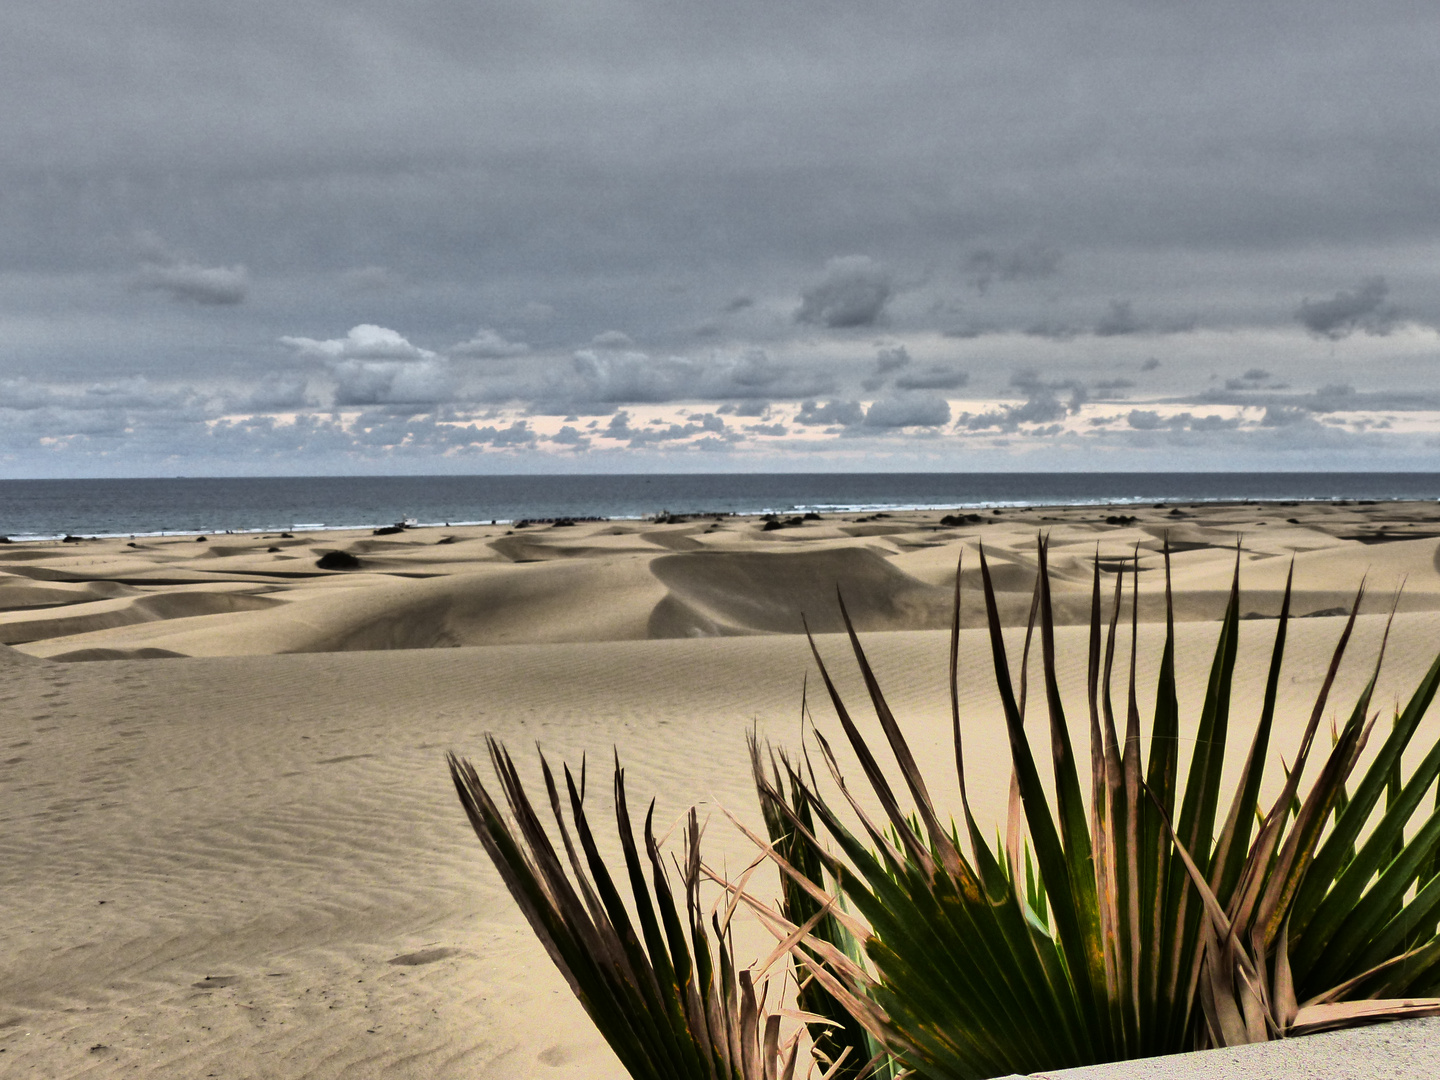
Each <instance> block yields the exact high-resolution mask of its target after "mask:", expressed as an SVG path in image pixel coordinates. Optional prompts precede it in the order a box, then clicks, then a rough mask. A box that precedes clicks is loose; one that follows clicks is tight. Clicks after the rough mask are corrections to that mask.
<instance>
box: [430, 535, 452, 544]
mask: <svg viewBox="0 0 1440 1080" xmlns="http://www.w3.org/2000/svg"><path fill="white" fill-rule="evenodd" d="M454 542H455V537H453V536H442V537H441V538H440V539H439V540H436V541H435V543H436V544H453V543H454Z"/></svg>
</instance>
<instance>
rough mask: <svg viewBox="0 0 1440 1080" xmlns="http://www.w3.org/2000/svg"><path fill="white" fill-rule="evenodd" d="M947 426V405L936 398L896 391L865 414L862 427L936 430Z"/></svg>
mask: <svg viewBox="0 0 1440 1080" xmlns="http://www.w3.org/2000/svg"><path fill="white" fill-rule="evenodd" d="M949 422H950V403H949V402H948V401H946V400H945V399H944V398H943V397H940V396H938V395H936V394H928V393H924V392H922V391H904V390H902V391H898V392H896V393H894V394H891V395H889V396H888V397H883V398H879V399H878V400H876V401H875V402H873V403H872V404H871V406H870V408H868V409H867V410H865V420H864V425H865V427H878V428H902V427H939V426H940V425H941V424H948V423H949Z"/></svg>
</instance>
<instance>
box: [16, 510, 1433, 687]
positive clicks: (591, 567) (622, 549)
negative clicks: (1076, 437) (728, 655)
mask: <svg viewBox="0 0 1440 1080" xmlns="http://www.w3.org/2000/svg"><path fill="white" fill-rule="evenodd" d="M1177 513H1178V516H1176V515H1177ZM1280 513H1285V514H1287V515H1288V516H1289V517H1293V518H1295V523H1291V522H1290V521H1275V520H1272V519H1274V518H1276V517H1278V514H1280ZM942 516H943V515H941V514H938V513H915V514H894V515H887V516H886V517H885V518H884V519H883V520H879V521H877V520H874V518H873V517H865V518H834V519H827V520H822V521H806V522H803V523H801V524H798V525H792V526H787V527H785V528H780V529H773V528H772V529H769V530H767V529H766V528H764V524H765V523H764V522H761V521H756V520H747V519H737V518H720V519H711V518H704V519H698V520H696V521H693V522H689V523H681V524H646V523H638V522H635V523H632V522H623V523H611V522H589V523H583V524H580V525H577V526H569V527H558V526H549V527H532V528H529V529H523V530H522V529H512V528H505V527H502V526H490V527H471V528H466V529H444V530H440V529H433V530H410V531H407V532H405V533H402V534H398V535H391V536H386V537H375V536H370V535H368V534H360V533H355V534H345V533H337V534H311V535H308V536H307V535H303V534H302V535H300V536H295V537H277V536H273V535H272V536H261V537H240V538H237V537H226V538H224V539H223V541H222V540H220V539H215V540H211V541H210V542H208V543H206V544H197V543H195V542H193V541H192V540H188V539H174V538H167V539H163V540H160V539H152V540H147V541H131V542H123V541H120V540H107V541H96V542H86V543H83V544H78V545H76V544H65V545H59V544H52V545H34V546H33V547H29V548H27V549H26V550H18V551H14V552H10V551H7V552H5V553H3V555H0V641H3V642H7V643H11V644H15V645H18V646H20V647H21V648H23V649H25V650H26V651H29V652H31V653H33V654H35V655H41V656H52V657H65V658H70V659H80V658H86V659H95V658H100V657H116V656H135V655H139V654H138V653H136V652H135V650H142V649H144V650H157V649H158V650H164V652H165V653H178V654H182V655H195V656H217V655H252V654H262V653H280V652H316V651H321V652H324V651H339V650H353V649H360V650H375V649H416V648H439V647H453V646H456V645H496V644H519V643H525V642H530V643H535V644H540V643H547V642H549V643H553V642H565V641H571V642H576V641H601V640H636V639H642V638H666V637H687V636H733V635H737V634H757V633H759V634H777V633H778V634H793V633H798V632H799V631H800V619H799V615H800V614H801V613H804V615H805V616H806V618H808V619H809V620H810V623H811V625H812V626H813V627H815V628H816V629H817V630H819V631H822V632H825V631H829V630H833V629H836V628H837V627H838V626H839V622H838V611H837V608H836V606H835V603H834V600H833V597H834V593H835V590H836V588H837V586H838V587H841V588H843V589H844V590H845V591H846V595H847V597H848V602H849V603H850V606H851V611H852V614H853V616H854V618H855V620H856V624H857V626H860V627H861V628H862V629H866V630H901V629H912V630H915V629H933V628H936V627H940V626H943V625H945V624H946V622H947V620H948V618H949V595H950V590H951V588H952V586H953V581H954V573H955V566H956V562H957V560H958V559H960V558H961V557H962V555H963V559H964V565H965V570H964V582H965V585H966V587H967V588H970V589H975V588H978V584H979V550H980V547H981V546H982V544H983V546H984V548H985V550H986V552H987V554H988V558H989V561H990V565H991V570H992V577H993V581H994V583H995V587H996V590H997V593H998V602H999V605H1000V609H1001V612H1002V615H1003V616H1004V617H1005V618H1006V619H1007V621H1015V620H1022V619H1024V617H1025V615H1026V612H1027V611H1028V609H1029V602H1030V592H1031V589H1032V586H1033V582H1034V574H1035V536H1036V534H1037V532H1038V531H1040V530H1044V531H1045V532H1047V533H1048V535H1049V536H1050V541H1051V567H1052V573H1053V580H1054V586H1055V591H1056V613H1057V618H1058V620H1059V621H1060V622H1061V623H1065V624H1076V623H1083V622H1084V621H1086V620H1087V619H1088V617H1089V604H1090V598H1089V594H1090V581H1091V574H1092V567H1093V559H1094V558H1095V556H1096V555H1097V554H1099V556H1100V557H1101V565H1102V568H1103V569H1104V570H1106V572H1107V573H1113V572H1115V571H1116V570H1119V569H1120V568H1122V567H1128V566H1131V565H1133V564H1132V562H1131V559H1132V557H1133V555H1134V554H1135V553H1136V552H1137V551H1138V553H1139V555H1140V574H1141V576H1142V577H1143V578H1144V579H1145V581H1146V582H1157V581H1158V579H1159V577H1160V575H1161V574H1162V560H1161V558H1160V555H1159V552H1160V550H1161V549H1162V546H1163V544H1164V543H1165V541H1166V538H1168V541H1169V543H1170V546H1171V550H1172V567H1173V576H1174V586H1175V596H1176V608H1175V611H1176V617H1177V618H1179V619H1181V620H1182V621H1190V620H1199V621H1206V620H1212V619H1215V618H1218V617H1219V614H1220V612H1221V611H1222V610H1223V608H1224V605H1225V602H1226V599H1227V597H1228V595H1229V584H1230V577H1231V573H1232V571H1233V569H1234V566H1235V560H1236V550H1237V544H1238V546H1239V557H1240V563H1241V570H1242V580H1243V584H1244V589H1245V593H1246V597H1247V600H1246V609H1245V613H1246V614H1247V615H1249V616H1252V617H1267V616H1273V615H1275V614H1276V613H1277V612H1278V610H1279V606H1280V598H1281V594H1282V591H1283V588H1284V583H1285V575H1286V573H1287V571H1288V569H1289V567H1290V562H1291V558H1292V557H1293V558H1294V560H1295V573H1296V579H1295V595H1294V600H1293V604H1292V610H1293V611H1294V613H1295V614H1297V615H1317V614H1324V613H1327V612H1333V611H1335V610H1337V609H1339V608H1343V607H1347V606H1348V605H1349V603H1350V602H1351V601H1352V600H1353V598H1354V594H1355V590H1356V589H1357V588H1358V586H1359V584H1360V582H1361V580H1362V579H1365V580H1367V581H1368V584H1369V587H1370V590H1371V594H1370V600H1369V604H1370V607H1369V608H1367V610H1380V609H1381V608H1383V607H1386V606H1387V605H1388V603H1389V598H1390V597H1391V595H1392V594H1393V592H1394V590H1395V589H1396V588H1397V586H1398V585H1399V584H1400V582H1402V581H1403V582H1404V593H1403V595H1402V596H1401V597H1400V601H1399V609H1400V610H1402V611H1429V610H1436V609H1440V570H1437V566H1436V548H1437V539H1436V535H1435V533H1434V531H1433V530H1434V528H1435V527H1436V525H1437V523H1440V522H1437V519H1436V517H1435V516H1434V515H1433V514H1432V513H1431V511H1430V510H1429V508H1428V507H1410V506H1394V505H1382V506H1375V507H1363V508H1362V507H1354V506H1326V505H1310V506H1305V507H1298V506H1297V507H1287V508H1276V507H1271V508H1259V507H1254V506H1247V505H1238V506H1198V507H1192V508H1186V509H1180V508H1168V509H1167V508H1146V509H1131V510H1130V511H1128V512H1127V513H1125V514H1123V515H1117V514H1115V513H1114V512H1113V511H1106V510H1104V509H1096V508H1089V507H1087V508H1072V509H1052V510H1035V511H1028V512H1024V513H1021V512H1016V511H1007V512H1005V513H1004V514H1002V515H999V516H998V517H997V516H995V515H991V516H990V517H988V518H986V517H984V516H981V520H980V521H978V522H976V521H973V520H971V521H968V522H967V523H965V524H962V525H959V526H955V525H950V526H947V525H943V524H941V521H940V519H941V517H942ZM1107 518H1108V519H1111V521H1113V522H1115V523H1108V522H1107V520H1106V519H1107ZM1382 541H1383V542H1382ZM132 545H133V546H132ZM331 551H344V552H346V553H348V554H350V555H352V556H354V557H355V558H356V559H358V560H359V566H358V568H356V569H350V570H327V569H323V568H321V567H319V566H317V565H316V564H317V561H318V560H319V558H320V557H321V556H322V555H324V554H326V553H327V552H331ZM20 556H23V558H21V557H20ZM1367 575H1368V576H1367ZM167 596H183V597H185V599H174V600H162V599H161V598H162V597H167ZM202 596H203V597H206V598H207V599H200V597H202ZM7 598H8V600H7ZM1163 610H1164V605H1163V590H1161V589H1160V588H1158V587H1153V588H1147V595H1146V598H1145V599H1144V601H1143V602H1142V606H1141V618H1142V619H1143V620H1146V621H1154V620H1156V619H1159V618H1162V617H1163ZM982 618H983V612H982V608H981V606H980V605H979V604H978V603H974V604H970V605H968V606H967V607H966V609H965V612H964V619H965V624H966V625H967V626H977V625H980V622H981V620H982ZM96 650H100V651H96Z"/></svg>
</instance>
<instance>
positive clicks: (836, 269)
mask: <svg viewBox="0 0 1440 1080" xmlns="http://www.w3.org/2000/svg"><path fill="white" fill-rule="evenodd" d="M894 291H895V285H894V282H893V281H892V279H891V276H890V272H889V271H888V270H886V269H885V268H884V267H882V266H880V265H878V264H877V263H876V262H875V260H874V259H872V258H870V257H869V256H868V255H847V256H845V257H843V258H839V259H831V260H830V261H829V262H828V263H826V265H825V276H824V277H823V278H822V279H821V280H820V282H819V283H818V284H816V285H814V286H813V287H811V288H809V289H807V290H806V291H805V293H804V295H803V296H802V298H801V302H800V308H799V310H798V311H796V312H795V318H796V319H797V320H798V321H799V322H803V323H811V324H813V325H815V326H828V327H830V328H831V329H846V328H849V327H854V326H873V325H875V323H876V321H877V320H879V318H880V316H881V314H882V313H883V312H884V310H885V305H886V304H887V303H889V301H890V297H891V295H892V294H893V293H894Z"/></svg>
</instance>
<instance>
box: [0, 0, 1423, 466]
mask: <svg viewBox="0 0 1440 1080" xmlns="http://www.w3.org/2000/svg"><path fill="white" fill-rule="evenodd" d="M1437 40H1440V12H1435V13H1431V12H1430V11H1429V10H1428V9H1425V10H1422V9H1419V8H1417V7H1416V6H1415V5H1413V4H1402V3H1392V2H1377V3H1375V4H1371V5H1366V6H1365V7H1364V8H1363V9H1359V8H1356V7H1354V5H1346V4H1340V3H1331V2H1321V3H1316V4H1312V5H1306V7H1305V9H1304V11H1303V12H1299V11H1295V12H1292V11H1289V10H1276V9H1273V8H1271V7H1269V6H1261V5H1246V4H1240V3H1229V2H1221V3H1215V4H1207V5H1190V6H1177V5H1165V6H1160V7H1155V6H1149V7H1146V6H1141V7H1137V6H1135V5H1133V4H1130V3H1121V2H1119V0H1099V2H1097V3H1095V4H1089V5H1086V6H1085V8H1084V10H1083V11H1081V10H1079V9H1076V8H1075V7H1074V6H1073V5H1067V4H1062V3H1058V2H1054V3H1040V2H1021V3H1017V4H1012V5H1007V6H1005V7H1004V8H1003V9H995V8H994V7H993V6H992V5H985V4H980V3H978V2H960V3H953V2H952V3H941V2H939V0H916V2H915V3H913V4H908V5H906V6H905V9H904V11H903V13H897V12H896V11H895V10H894V9H881V8H879V7H866V6H863V5H842V6H841V7H840V8H836V7H835V6H834V5H833V4H825V5H823V6H822V5H820V4H819V3H816V2H812V0H797V2H796V3H791V4H786V5H773V4H761V3H759V2H755V0H742V2H740V3H738V4H735V5H730V6H728V7H726V8H725V9H723V11H722V10H711V9H700V8H690V7H679V8H677V7H675V6H674V5H662V4H658V3H652V2H648V0H643V2H638V3H637V2H628V3H620V2H618V0H599V2H598V3H588V4H583V5H581V4H569V3H565V2H561V3H558V4H554V5H547V6H542V7H536V6H535V5H530V4H522V3H518V2H513V0H498V2H497V3H494V4H488V5H484V6H483V7H481V6H477V5H474V4H472V3H461V2H459V0H433V2H431V3H428V4H426V5H423V6H421V7H417V8H414V9H406V8H396V7H395V6H394V5H387V4H381V3H378V2H376V0H361V2H358V3H356V2H354V0H347V2H346V3H343V4H342V3H340V2H339V0H317V2H315V3H312V4H307V5H300V6H274V7H271V6H266V8H265V10H264V11H260V10H258V9H254V8H236V7H235V6H234V5H231V4H221V3H218V2H214V0H186V2H184V3H181V2H180V0H136V2H135V3H132V4H127V5H123V10H122V9H121V6H115V5H111V6H106V5H98V6H97V5H95V4H93V3H89V2H86V0H52V2H51V3H49V4H46V5H44V6H43V7H39V8H22V7H15V8H14V9H13V10H12V9H7V10H6V11H4V12H3V13H0V90H3V92H4V94H5V99H6V100H7V102H9V103H10V106H11V107H10V108H8V109H6V110H4V111H3V112H0V139H3V140H4V143H5V145H6V147H7V150H8V153H7V154H6V155H5V156H4V158H3V160H0V251H3V265H0V282H3V286H4V287H3V288H0V468H3V469H4V470H5V472H6V473H7V474H8V475H12V476H51V475H57V476H58V475H147V474H152V475H166V474H170V473H177V472H183V473H187V474H191V475H198V474H204V473H207V472H217V473H219V472H224V473H235V472H241V473H244V472H253V473H270V472H289V473H307V472H358V473H363V472H391V471H407V472H486V471H532V470H533V471H583V470H590V469H594V470H635V471H647V470H660V471H685V470H702V469H704V470H724V469H735V470H754V469H794V470H805V471H810V470H821V469H861V468H864V469H874V468H895V469H1041V470H1045V469H1087V468H1093V469H1126V468H1144V469H1164V468H1175V469H1207V468H1235V469H1257V470H1259V469H1284V468H1331V469H1369V468H1395V469H1430V468H1435V467H1436V464H1437V462H1440V330H1437V327H1440V258H1437V255H1440V216H1437V215H1436V213H1435V207H1436V205H1440V201H1437V196H1440V131H1437V127H1440V118H1437V117H1440V114H1437V112H1436V110H1435V109H1434V108H1433V102H1434V99H1435V92H1436V89H1437V87H1436V75H1435V72H1436V64H1435V50H1434V46H1433V43H1434V42H1435V41H1437ZM222 42H223V45H224V47H223V48H220V47H219V45H220V43H222Z"/></svg>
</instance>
